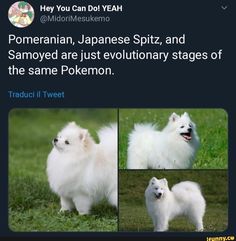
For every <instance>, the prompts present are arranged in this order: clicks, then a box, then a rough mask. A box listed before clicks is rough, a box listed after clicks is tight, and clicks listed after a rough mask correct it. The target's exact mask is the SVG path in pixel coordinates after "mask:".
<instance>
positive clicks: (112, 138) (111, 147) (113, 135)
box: [98, 123, 118, 161]
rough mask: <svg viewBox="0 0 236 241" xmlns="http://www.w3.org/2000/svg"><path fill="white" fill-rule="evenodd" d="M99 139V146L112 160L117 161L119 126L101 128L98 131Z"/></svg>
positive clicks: (111, 125)
mask: <svg viewBox="0 0 236 241" xmlns="http://www.w3.org/2000/svg"><path fill="white" fill-rule="evenodd" d="M98 137H99V140H100V143H99V145H100V146H101V147H102V148H103V150H105V152H106V154H107V155H108V156H109V157H110V159H113V160H115V161H117V145H118V144H117V143H118V140H117V138H118V133H117V124H116V123H113V124H110V125H109V126H105V127H103V128H101V129H100V130H99V131H98Z"/></svg>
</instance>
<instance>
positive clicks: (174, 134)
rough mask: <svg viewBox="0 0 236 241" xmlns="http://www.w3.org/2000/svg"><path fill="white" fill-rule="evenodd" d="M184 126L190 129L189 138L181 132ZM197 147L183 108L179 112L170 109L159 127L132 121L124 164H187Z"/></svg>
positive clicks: (143, 166)
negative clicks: (172, 111) (165, 120)
mask: <svg viewBox="0 0 236 241" xmlns="http://www.w3.org/2000/svg"><path fill="white" fill-rule="evenodd" d="M188 129H191V139H189V140H187V139H185V138H184V137H183V136H182V135H181V133H185V132H189V131H188ZM198 147H199V138H198V135H197V132H196V125H195V124H194V123H193V122H192V121H191V119H190V117H189V115H188V113H186V112H185V113H184V114H183V115H181V116H179V115H177V114H175V113H173V114H172V115H171V116H170V117H169V122H168V124H167V126H166V127H165V128H164V129H163V130H161V131H159V130H157V128H156V127H155V125H152V124H135V127H134V130H133V131H132V132H131V133H130V135H129V146H128V160H127V168H128V169H148V168H150V169H185V168H191V167H192V165H193V161H194V157H195V153H196V151H197V150H198Z"/></svg>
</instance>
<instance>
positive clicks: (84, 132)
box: [79, 129, 89, 142]
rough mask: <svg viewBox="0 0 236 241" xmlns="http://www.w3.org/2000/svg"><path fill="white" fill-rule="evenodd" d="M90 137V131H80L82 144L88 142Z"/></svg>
mask: <svg viewBox="0 0 236 241" xmlns="http://www.w3.org/2000/svg"><path fill="white" fill-rule="evenodd" d="M88 135H89V133H88V130H86V129H82V130H80V133H79V139H80V140H81V141H82V142H86V140H87V138H88Z"/></svg>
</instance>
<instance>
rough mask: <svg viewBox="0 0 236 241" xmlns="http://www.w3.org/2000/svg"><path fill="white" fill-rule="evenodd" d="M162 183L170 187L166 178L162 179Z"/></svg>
mask: <svg viewBox="0 0 236 241" xmlns="http://www.w3.org/2000/svg"><path fill="white" fill-rule="evenodd" d="M161 181H162V183H163V184H164V185H165V186H168V181H167V180H166V178H162V179H161Z"/></svg>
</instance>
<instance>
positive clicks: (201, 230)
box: [195, 228, 204, 232]
mask: <svg viewBox="0 0 236 241" xmlns="http://www.w3.org/2000/svg"><path fill="white" fill-rule="evenodd" d="M195 231H196V232H203V231H204V229H203V228H200V229H196V230H195Z"/></svg>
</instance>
